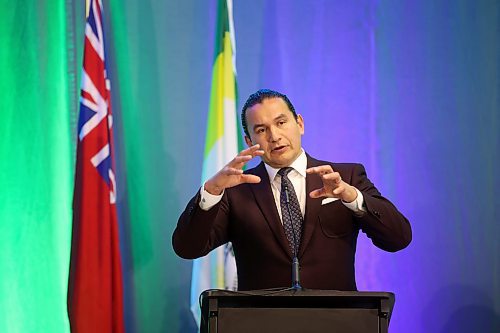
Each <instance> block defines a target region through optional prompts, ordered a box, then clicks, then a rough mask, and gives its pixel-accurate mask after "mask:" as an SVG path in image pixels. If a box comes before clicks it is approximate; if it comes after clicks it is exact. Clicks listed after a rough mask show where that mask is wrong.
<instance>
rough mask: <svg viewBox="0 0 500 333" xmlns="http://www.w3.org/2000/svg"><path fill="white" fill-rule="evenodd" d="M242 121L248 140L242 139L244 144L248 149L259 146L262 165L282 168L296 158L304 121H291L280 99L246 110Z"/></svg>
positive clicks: (289, 114)
mask: <svg viewBox="0 0 500 333" xmlns="http://www.w3.org/2000/svg"><path fill="white" fill-rule="evenodd" d="M246 120H247V126H248V132H249V133H250V137H248V136H245V141H246V143H247V145H248V146H252V145H254V144H257V143H258V144H259V145H260V148H261V149H262V150H264V155H263V156H262V160H263V161H264V162H265V163H266V164H268V165H270V166H272V167H273V168H283V167H287V166H289V165H290V164H292V162H293V161H295V159H296V158H297V157H299V155H300V153H301V151H302V150H301V137H302V135H303V134H304V121H303V119H302V116H300V115H298V118H297V120H295V118H294V117H293V113H292V112H291V111H290V110H289V109H288V106H287V105H286V103H285V102H284V101H283V100H282V99H281V98H268V99H265V100H263V101H262V103H260V104H256V105H254V106H252V107H251V108H248V109H247V111H246Z"/></svg>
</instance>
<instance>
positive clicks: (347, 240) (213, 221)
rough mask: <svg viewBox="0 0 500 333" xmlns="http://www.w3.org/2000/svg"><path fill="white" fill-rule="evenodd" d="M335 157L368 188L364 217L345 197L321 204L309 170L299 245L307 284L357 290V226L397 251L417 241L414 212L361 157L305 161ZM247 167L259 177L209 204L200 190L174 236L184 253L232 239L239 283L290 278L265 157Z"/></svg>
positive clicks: (193, 254) (197, 253)
mask: <svg viewBox="0 0 500 333" xmlns="http://www.w3.org/2000/svg"><path fill="white" fill-rule="evenodd" d="M325 164H330V165H331V166H332V168H333V170H335V171H337V172H339V173H340V175H341V177H342V179H343V180H344V181H345V182H347V183H349V184H351V185H353V186H355V187H356V188H357V189H358V190H360V191H361V192H362V193H363V197H364V202H365V206H366V210H367V212H366V213H365V214H363V216H361V217H358V216H355V214H354V213H353V212H352V211H351V210H349V209H348V208H347V207H345V206H344V205H343V204H342V202H340V200H337V201H333V202H330V203H327V204H325V205H322V204H321V202H322V199H312V198H310V197H309V193H310V192H311V191H312V190H314V189H318V188H321V187H322V186H323V185H322V182H321V179H320V178H319V176H317V175H308V176H307V177H306V193H307V199H306V200H307V201H306V212H305V218H304V225H303V228H304V229H303V232H302V240H301V243H300V248H299V255H298V257H299V261H300V266H301V270H300V278H301V284H302V287H304V288H311V289H335V290H356V282H355V274H354V255H355V252H356V240H357V236H358V232H359V230H362V231H363V232H365V233H366V234H367V235H368V237H370V238H371V240H372V242H373V244H375V245H376V246H378V247H379V248H381V249H383V250H386V251H391V252H394V251H398V250H401V249H403V248H405V247H406V246H407V245H408V244H409V243H410V241H411V227H410V224H409V222H408V220H407V219H406V218H405V217H404V216H403V215H402V214H401V213H400V212H399V211H398V210H397V209H396V207H395V206H394V205H393V204H392V203H391V202H389V200H387V199H385V198H384V197H382V196H381V195H380V193H379V191H378V190H377V189H376V188H375V186H374V185H373V184H372V183H371V182H370V180H368V178H367V177H366V173H365V169H364V167H363V166H362V165H360V164H347V163H329V162H324V161H318V160H315V159H313V158H311V157H310V156H307V167H308V168H309V167H312V166H319V165H325ZM246 173H250V174H254V175H257V176H259V177H260V178H261V182H260V183H258V184H242V185H239V186H235V187H233V188H229V189H226V191H225V193H224V195H223V198H222V200H221V202H219V203H218V204H217V205H215V206H214V207H212V208H211V209H210V210H208V211H204V210H202V209H201V208H200V207H199V200H200V195H199V193H198V194H196V195H195V196H194V197H193V198H192V199H191V201H190V202H189V203H188V205H187V207H186V209H185V211H184V212H183V213H182V215H181V216H180V218H179V222H178V224H177V228H176V229H175V231H174V234H173V237H172V243H173V247H174V250H175V252H176V253H177V254H178V255H179V256H180V257H182V258H186V259H194V258H198V257H202V256H204V255H206V254H207V253H208V252H210V251H211V250H212V249H214V248H216V247H218V246H220V245H222V244H224V243H226V242H229V241H231V242H232V243H233V247H234V253H235V256H236V265H237V268H238V285H239V290H251V289H267V288H275V287H289V286H291V262H292V254H291V251H290V247H289V246H288V241H287V238H286V236H285V232H284V229H283V226H282V224H281V221H280V218H279V215H278V210H277V208H276V205H275V201H274V197H273V194H272V190H271V186H270V183H269V176H268V174H267V171H266V169H265V167H264V164H263V163H261V164H259V165H258V166H257V167H255V168H253V169H250V170H247V171H246Z"/></svg>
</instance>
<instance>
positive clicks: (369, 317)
mask: <svg viewBox="0 0 500 333" xmlns="http://www.w3.org/2000/svg"><path fill="white" fill-rule="evenodd" d="M201 298H202V309H201V332H202V333H215V332H217V333H229V332H231V333H233V332H238V333H246V332H249V333H250V332H251V333H256V332H260V333H268V332H269V333H292V332H297V333H305V332H307V333H315V332H321V333H324V332H339V333H354V332H356V333H372V332H373V333H375V332H380V333H387V332H388V326H389V320H390V317H391V312H392V308H393V306H394V294H393V293H388V292H357V291H334V290H308V289H302V290H290V289H287V290H255V291H243V292H233V291H227V290H207V291H204V292H203V293H202V294H201Z"/></svg>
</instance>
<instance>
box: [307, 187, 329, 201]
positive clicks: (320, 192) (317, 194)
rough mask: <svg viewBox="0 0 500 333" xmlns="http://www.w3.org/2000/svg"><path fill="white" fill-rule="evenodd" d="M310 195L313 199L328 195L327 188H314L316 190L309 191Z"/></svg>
mask: <svg viewBox="0 0 500 333" xmlns="http://www.w3.org/2000/svg"><path fill="white" fill-rule="evenodd" d="M309 196H310V197H311V198H313V199H315V198H320V197H324V196H326V190H325V188H324V187H322V188H320V189H317V190H314V191H311V192H310V193H309Z"/></svg>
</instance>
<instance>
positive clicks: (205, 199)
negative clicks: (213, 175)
mask: <svg viewBox="0 0 500 333" xmlns="http://www.w3.org/2000/svg"><path fill="white" fill-rule="evenodd" d="M223 195H224V191H222V193H221V194H220V195H213V194H211V193H208V192H207V191H205V184H203V186H202V187H201V189H200V196H201V199H200V208H201V209H203V210H209V209H210V208H212V207H213V206H215V205H217V204H218V203H219V202H220V201H221V200H222V196H223Z"/></svg>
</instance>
